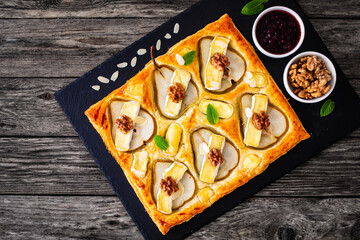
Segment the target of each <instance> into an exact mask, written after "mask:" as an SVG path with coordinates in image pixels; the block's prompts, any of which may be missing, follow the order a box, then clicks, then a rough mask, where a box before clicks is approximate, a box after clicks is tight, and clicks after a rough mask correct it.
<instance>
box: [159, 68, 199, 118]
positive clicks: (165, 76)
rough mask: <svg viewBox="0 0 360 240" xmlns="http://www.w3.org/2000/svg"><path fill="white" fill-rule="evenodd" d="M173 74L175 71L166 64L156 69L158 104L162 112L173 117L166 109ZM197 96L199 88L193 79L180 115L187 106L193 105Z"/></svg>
mask: <svg viewBox="0 0 360 240" xmlns="http://www.w3.org/2000/svg"><path fill="white" fill-rule="evenodd" d="M173 74H174V71H173V70H171V69H170V68H168V67H165V66H162V67H160V68H159V69H158V70H155V71H154V82H155V91H156V98H157V106H158V108H159V110H160V112H161V114H162V115H164V116H166V117H173V116H171V115H169V114H167V113H166V111H165V101H166V98H167V96H168V88H169V86H170V82H171V78H172V76H173ZM197 98H198V90H197V88H196V86H195V84H194V83H193V82H192V81H190V82H189V84H188V87H187V89H186V93H185V98H184V99H183V101H182V104H181V108H180V110H179V114H178V115H180V114H181V113H182V112H183V111H184V110H185V109H186V108H187V107H189V106H190V105H192V104H193V103H194V102H195V101H196V100H197Z"/></svg>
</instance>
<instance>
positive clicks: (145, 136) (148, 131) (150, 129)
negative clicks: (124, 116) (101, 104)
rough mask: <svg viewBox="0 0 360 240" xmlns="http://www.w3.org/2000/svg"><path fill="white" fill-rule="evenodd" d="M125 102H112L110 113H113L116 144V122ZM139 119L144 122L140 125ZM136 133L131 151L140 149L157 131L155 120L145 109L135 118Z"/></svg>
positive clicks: (113, 133)
mask: <svg viewBox="0 0 360 240" xmlns="http://www.w3.org/2000/svg"><path fill="white" fill-rule="evenodd" d="M124 103H125V101H121V100H114V101H111V103H110V105H109V107H110V113H111V122H112V129H111V130H112V131H111V132H112V137H113V140H114V142H115V135H116V128H117V127H116V125H115V121H116V119H117V118H118V116H119V114H120V111H121V109H122V106H123V105H124ZM138 119H141V120H142V122H141V123H138V121H137V120H138ZM134 129H136V132H135V131H134V132H133V135H132V139H131V142H130V149H129V150H130V151H133V150H135V149H138V148H139V147H141V146H143V145H144V142H146V141H148V140H149V139H150V138H151V137H152V136H153V134H154V131H155V122H154V118H153V117H152V116H151V115H150V114H149V113H148V112H147V111H146V110H144V109H140V111H139V114H138V118H135V128H134Z"/></svg>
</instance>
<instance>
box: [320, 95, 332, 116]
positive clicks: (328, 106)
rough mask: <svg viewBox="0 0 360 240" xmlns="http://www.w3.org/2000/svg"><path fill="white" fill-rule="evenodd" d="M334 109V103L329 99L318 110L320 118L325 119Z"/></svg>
mask: <svg viewBox="0 0 360 240" xmlns="http://www.w3.org/2000/svg"><path fill="white" fill-rule="evenodd" d="M334 108H335V102H334V101H333V100H331V99H328V100H326V102H324V104H323V105H322V107H321V109H320V117H325V116H327V115H329V114H330V113H332V111H334Z"/></svg>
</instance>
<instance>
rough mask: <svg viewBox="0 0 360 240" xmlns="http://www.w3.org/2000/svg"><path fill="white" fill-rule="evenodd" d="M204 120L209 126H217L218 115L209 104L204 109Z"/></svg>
mask: <svg viewBox="0 0 360 240" xmlns="http://www.w3.org/2000/svg"><path fill="white" fill-rule="evenodd" d="M206 119H207V120H208V122H209V123H210V124H211V125H214V124H217V123H218V122H219V113H218V111H217V110H216V109H215V107H214V106H213V105H211V104H208V105H207V107H206Z"/></svg>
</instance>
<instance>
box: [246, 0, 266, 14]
mask: <svg viewBox="0 0 360 240" xmlns="http://www.w3.org/2000/svg"><path fill="white" fill-rule="evenodd" d="M267 2H268V0H252V1H250V2H248V3H247V4H246V5H245V6H244V7H243V9H242V10H241V13H242V14H244V15H248V16H250V15H254V14H258V13H259V12H261V11H262V10H263V9H264V4H263V3H267Z"/></svg>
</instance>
